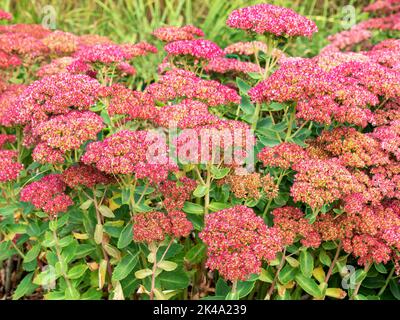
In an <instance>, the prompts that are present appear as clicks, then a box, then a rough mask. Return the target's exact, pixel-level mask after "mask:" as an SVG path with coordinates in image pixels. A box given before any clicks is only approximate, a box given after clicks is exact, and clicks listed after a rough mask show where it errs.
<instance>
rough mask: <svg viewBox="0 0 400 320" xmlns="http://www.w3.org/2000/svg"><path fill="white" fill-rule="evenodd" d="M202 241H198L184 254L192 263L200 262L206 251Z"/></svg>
mask: <svg viewBox="0 0 400 320" xmlns="http://www.w3.org/2000/svg"><path fill="white" fill-rule="evenodd" d="M206 248H207V247H206V246H205V245H204V243H198V244H196V245H195V246H194V247H192V248H191V249H190V250H189V251H188V252H187V253H186V255H185V259H186V260H187V261H189V262H190V263H192V264H196V263H200V262H201V260H202V259H203V257H204V255H205V253H206Z"/></svg>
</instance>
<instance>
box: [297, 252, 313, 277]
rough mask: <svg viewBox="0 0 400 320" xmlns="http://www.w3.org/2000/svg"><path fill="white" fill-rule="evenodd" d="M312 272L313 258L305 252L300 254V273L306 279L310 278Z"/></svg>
mask: <svg viewBox="0 0 400 320" xmlns="http://www.w3.org/2000/svg"><path fill="white" fill-rule="evenodd" d="M313 270H314V258H313V256H312V255H311V253H309V252H308V251H307V250H303V251H301V252H300V271H301V273H302V274H303V275H304V276H305V277H307V278H311V276H312V272H313Z"/></svg>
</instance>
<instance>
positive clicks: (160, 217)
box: [133, 211, 193, 244]
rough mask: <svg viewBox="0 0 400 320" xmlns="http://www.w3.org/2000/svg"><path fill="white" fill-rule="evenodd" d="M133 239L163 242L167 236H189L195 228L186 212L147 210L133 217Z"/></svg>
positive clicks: (146, 241)
mask: <svg viewBox="0 0 400 320" xmlns="http://www.w3.org/2000/svg"><path fill="white" fill-rule="evenodd" d="M133 220H134V224H133V239H134V240H135V241H136V242H145V243H148V244H149V243H153V242H161V241H163V240H164V239H165V237H166V236H171V237H174V238H178V239H179V238H181V237H187V236H188V235H189V234H190V232H191V231H192V229H193V226H192V224H191V222H190V221H189V220H188V219H187V218H186V214H185V213H184V212H181V211H171V212H169V213H168V214H165V213H163V212H157V211H152V212H145V213H139V214H136V215H135V216H134V218H133Z"/></svg>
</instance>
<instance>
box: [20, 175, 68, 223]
mask: <svg viewBox="0 0 400 320" xmlns="http://www.w3.org/2000/svg"><path fill="white" fill-rule="evenodd" d="M66 187H67V186H66V184H65V183H64V182H63V181H62V179H61V176H60V175H59V174H50V175H47V176H45V177H43V178H42V179H40V180H39V181H36V182H32V183H30V184H28V185H27V186H25V187H24V188H23V189H22V190H21V195H20V198H21V201H24V202H30V203H32V204H33V205H34V206H35V207H36V209H41V210H43V212H45V213H47V214H49V215H51V216H54V215H57V214H58V213H61V212H66V211H67V210H68V207H69V206H71V205H73V201H72V199H71V198H70V197H69V196H68V195H67V194H65V193H64V192H65V189H66Z"/></svg>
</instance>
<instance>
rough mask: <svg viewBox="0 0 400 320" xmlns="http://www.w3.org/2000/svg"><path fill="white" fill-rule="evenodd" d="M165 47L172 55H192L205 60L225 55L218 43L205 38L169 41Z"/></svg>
mask: <svg viewBox="0 0 400 320" xmlns="http://www.w3.org/2000/svg"><path fill="white" fill-rule="evenodd" d="M164 49H165V51H166V52H167V53H168V55H170V56H191V57H194V58H196V59H204V60H210V59H212V58H218V57H222V56H224V55H225V53H224V51H223V50H222V49H221V48H220V47H219V46H218V45H217V44H216V43H214V42H212V41H210V40H204V39H195V40H179V41H174V42H170V43H168V44H167V45H166V46H165V47H164Z"/></svg>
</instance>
